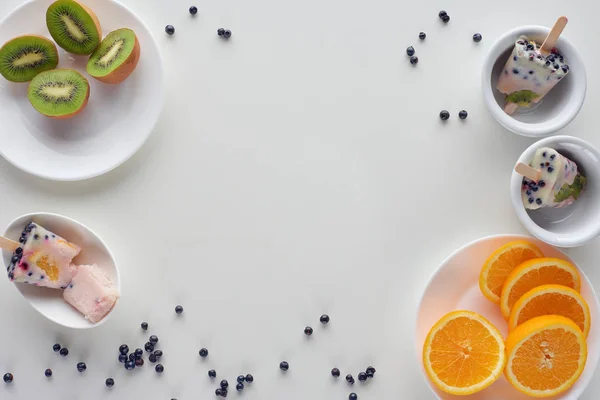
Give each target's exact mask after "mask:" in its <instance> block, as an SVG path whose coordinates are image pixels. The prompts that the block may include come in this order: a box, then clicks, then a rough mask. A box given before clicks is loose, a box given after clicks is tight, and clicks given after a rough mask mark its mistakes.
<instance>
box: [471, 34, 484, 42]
mask: <svg viewBox="0 0 600 400" xmlns="http://www.w3.org/2000/svg"><path fill="white" fill-rule="evenodd" d="M481 39H483V36H481V33H476V34H474V35H473V41H474V42H481Z"/></svg>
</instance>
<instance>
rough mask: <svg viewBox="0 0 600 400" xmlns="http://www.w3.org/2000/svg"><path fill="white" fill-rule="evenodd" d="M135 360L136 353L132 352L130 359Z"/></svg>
mask: <svg viewBox="0 0 600 400" xmlns="http://www.w3.org/2000/svg"><path fill="white" fill-rule="evenodd" d="M135 360H136V358H135V353H131V354H130V355H129V361H133V362H135Z"/></svg>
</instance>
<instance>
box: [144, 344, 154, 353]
mask: <svg viewBox="0 0 600 400" xmlns="http://www.w3.org/2000/svg"><path fill="white" fill-rule="evenodd" d="M144 349H146V351H147V352H148V353H152V352H153V351H154V345H153V344H152V343H150V342H146V344H145V345H144Z"/></svg>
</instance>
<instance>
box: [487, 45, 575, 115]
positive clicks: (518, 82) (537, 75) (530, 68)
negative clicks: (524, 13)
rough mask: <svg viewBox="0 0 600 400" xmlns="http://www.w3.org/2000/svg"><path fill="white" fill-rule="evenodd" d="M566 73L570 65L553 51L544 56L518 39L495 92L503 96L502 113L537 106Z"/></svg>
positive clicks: (538, 48)
mask: <svg viewBox="0 0 600 400" xmlns="http://www.w3.org/2000/svg"><path fill="white" fill-rule="evenodd" d="M568 73H569V65H568V64H567V62H566V60H565V58H564V57H563V56H562V55H561V54H559V53H558V51H557V50H556V49H552V52H551V53H550V54H549V55H548V56H545V55H543V54H542V53H541V52H540V46H539V45H538V44H536V43H535V41H533V40H531V39H529V38H528V37H527V36H519V38H518V39H517V40H516V42H515V47H514V48H513V51H512V53H511V55H510V57H509V58H508V60H507V61H506V64H505V65H504V68H503V69H502V72H501V74H500V78H499V79H498V84H497V85H496V88H497V89H498V90H499V91H500V92H502V93H504V94H506V107H505V111H506V112H507V113H509V114H512V112H514V111H515V110H516V108H517V106H521V107H527V106H529V105H531V103H532V102H533V103H537V102H539V101H540V100H541V99H542V98H543V97H544V96H545V95H546V94H548V92H550V90H552V88H553V87H554V86H556V84H557V83H558V82H560V80H561V79H563V78H564V77H565V75H567V74H568Z"/></svg>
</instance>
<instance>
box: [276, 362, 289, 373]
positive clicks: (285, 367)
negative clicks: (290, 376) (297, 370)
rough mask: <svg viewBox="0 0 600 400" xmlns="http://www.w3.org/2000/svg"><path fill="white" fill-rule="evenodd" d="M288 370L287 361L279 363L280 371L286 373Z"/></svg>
mask: <svg viewBox="0 0 600 400" xmlns="http://www.w3.org/2000/svg"><path fill="white" fill-rule="evenodd" d="M289 368H290V364H288V363H287V361H282V362H280V363H279V369H280V370H282V371H287V370H288V369H289Z"/></svg>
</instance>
